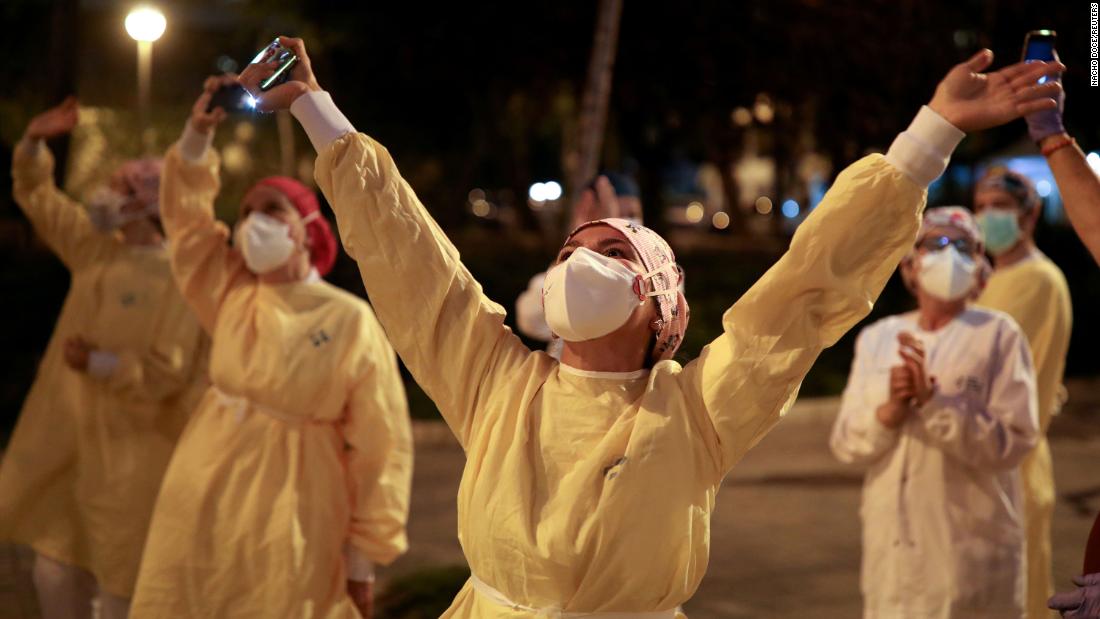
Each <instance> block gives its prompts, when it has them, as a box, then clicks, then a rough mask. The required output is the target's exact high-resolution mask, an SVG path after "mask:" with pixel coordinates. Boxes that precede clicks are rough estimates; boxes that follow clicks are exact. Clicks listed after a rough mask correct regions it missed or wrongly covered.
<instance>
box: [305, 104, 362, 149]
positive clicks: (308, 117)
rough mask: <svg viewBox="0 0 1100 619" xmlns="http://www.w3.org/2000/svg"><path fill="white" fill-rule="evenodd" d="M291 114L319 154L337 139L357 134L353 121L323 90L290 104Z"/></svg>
mask: <svg viewBox="0 0 1100 619" xmlns="http://www.w3.org/2000/svg"><path fill="white" fill-rule="evenodd" d="M290 113H291V114H293V115H294V118H297V119H298V122H299V123H301V124H302V128H303V129H305V130H306V135H308V136H309V141H310V142H312V143H313V148H314V149H315V150H316V151H317V152H318V153H320V152H321V151H322V150H324V148H325V147H326V146H328V145H329V144H330V143H332V142H333V141H335V140H336V139H338V138H340V137H342V136H344V135H346V134H348V133H355V127H353V126H352V124H351V121H350V120H348V119H347V117H346V116H344V114H343V113H342V112H341V111H340V110H339V109H337V107H336V104H335V103H333V102H332V95H330V94H328V93H327V92H325V91H323V90H320V91H312V92H307V93H306V94H304V95H302V96H300V97H298V98H297V99H295V100H294V103H291V104H290Z"/></svg>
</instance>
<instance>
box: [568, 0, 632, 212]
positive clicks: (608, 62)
mask: <svg viewBox="0 0 1100 619" xmlns="http://www.w3.org/2000/svg"><path fill="white" fill-rule="evenodd" d="M622 13H623V2H622V0H600V6H599V14H598V16H597V18H596V33H595V40H594V42H593V45H592V57H591V59H590V60H589V63H588V79H587V81H586V83H585V86H584V94H583V96H582V98H581V109H580V120H579V123H578V127H577V129H578V136H577V140H576V142H575V144H576V151H575V153H573V155H574V156H567V157H566V158H565V161H566V164H567V166H570V167H571V168H572V169H567V170H566V172H567V173H568V175H569V176H568V178H569V190H570V196H571V198H572V199H571V200H570V202H569V208H568V209H567V210H566V212H565V213H564V219H563V224H564V222H567V221H569V219H570V214H571V211H572V208H573V204H575V203H576V201H577V199H578V198H579V197H580V195H581V192H582V190H583V189H584V184H585V183H586V182H587V181H588V180H589V179H590V178H592V177H593V176H595V174H596V172H597V171H598V170H599V165H600V153H601V151H602V150H603V139H604V130H605V128H606V125H607V104H608V100H609V99H610V98H611V76H612V74H613V71H612V70H613V68H614V66H615V53H616V51H617V49H618V44H619V21H620V18H621V17H622Z"/></svg>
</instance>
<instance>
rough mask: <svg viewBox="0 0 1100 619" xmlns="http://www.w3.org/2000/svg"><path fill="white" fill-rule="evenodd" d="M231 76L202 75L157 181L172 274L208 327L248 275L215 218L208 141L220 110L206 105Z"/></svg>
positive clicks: (214, 159) (213, 157) (213, 160)
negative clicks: (200, 86)
mask: <svg viewBox="0 0 1100 619" xmlns="http://www.w3.org/2000/svg"><path fill="white" fill-rule="evenodd" d="M235 79H236V78H235V76H223V77H212V78H208V79H207V80H206V83H205V84H204V87H203V93H202V95H200V96H199V98H198V100H197V101H195V104H194V106H193V107H192V110H191V118H190V120H189V121H188V123H187V126H186V127H184V130H183V135H182V136H181V137H180V139H179V141H178V142H176V144H174V145H173V146H172V147H171V148H170V149H168V154H167V155H166V156H165V158H164V172H163V175H162V177H161V182H160V216H161V221H162V222H163V223H164V231H165V233H166V234H167V235H168V241H169V242H168V247H169V251H170V252H171V256H172V273H173V274H174V275H175V278H176V282H177V283H178V284H179V288H180V291H181V292H182V293H183V297H184V299H186V300H187V303H188V304H189V305H190V306H191V308H192V309H193V310H194V311H195V313H196V315H197V316H198V318H199V322H200V324H202V326H203V328H204V329H206V331H207V332H210V331H212V330H213V328H214V321H215V319H216V318H217V315H218V310H219V309H220V308H221V304H222V301H223V300H224V299H225V295H226V294H227V293H228V292H229V291H230V290H231V289H232V288H233V287H234V286H238V285H241V284H243V283H247V282H249V281H251V280H252V275H251V273H249V271H248V269H247V267H245V264H244V259H243V258H241V256H240V254H239V253H238V252H237V251H236V250H234V249H232V248H231V247H230V246H229V227H228V226H226V225H225V224H224V223H222V222H220V221H218V220H217V219H216V218H215V217H214V199H215V198H216V197H217V195H218V191H219V189H220V188H221V181H220V180H219V178H218V168H219V161H218V154H217V153H216V152H215V151H214V149H212V148H210V144H211V142H212V141H213V139H214V128H215V127H216V126H217V124H218V123H219V122H221V120H222V119H224V118H225V111H224V110H222V109H221V108H216V109H215V110H214V111H212V112H210V113H207V112H206V106H207V104H208V103H209V102H210V97H211V96H212V95H213V93H214V92H215V91H216V90H217V89H218V88H219V87H220V86H221V85H222V84H225V83H233V82H235Z"/></svg>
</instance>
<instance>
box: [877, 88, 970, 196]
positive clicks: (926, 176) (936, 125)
mask: <svg viewBox="0 0 1100 619" xmlns="http://www.w3.org/2000/svg"><path fill="white" fill-rule="evenodd" d="M964 137H966V134H965V133H963V132H962V131H960V130H959V129H958V128H957V127H956V126H955V125H952V124H951V123H949V122H947V121H946V120H944V118H943V116H940V115H939V114H937V113H936V112H934V111H933V110H932V108H930V107H928V106H927V105H924V106H921V108H920V112H917V117H916V118H914V119H913V122H912V123H910V125H909V128H908V129H906V130H905V131H903V132H902V133H899V134H898V137H897V138H895V139H894V143H893V144H891V145H890V150H889V151H887V153H886V161H888V162H889V163H890V165H892V166H894V167H895V168H897V169H898V170H901V171H902V172H903V173H904V174H905V175H906V176H908V177H909V178H910V179H912V180H913V182H914V183H917V184H918V185H921V186H922V187H927V186H928V185H930V184H931V183H932V181H934V180H936V178H937V177H939V175H940V174H943V171H944V170H945V169H947V162H948V161H950V160H951V153H952V152H954V150H955V147H956V146H958V145H959V142H961V141H962V139H963V138H964Z"/></svg>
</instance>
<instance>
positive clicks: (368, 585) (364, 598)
mask: <svg viewBox="0 0 1100 619" xmlns="http://www.w3.org/2000/svg"><path fill="white" fill-rule="evenodd" d="M348 597H350V598H351V601H352V603H353V604H355V607H356V608H358V609H359V614H360V615H362V616H363V619H371V617H373V616H374V583H373V582H369V581H368V582H358V581H355V580H349V581H348Z"/></svg>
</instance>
